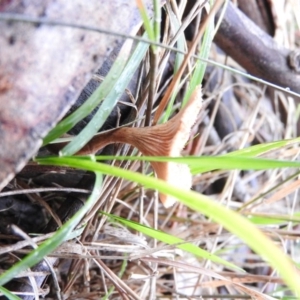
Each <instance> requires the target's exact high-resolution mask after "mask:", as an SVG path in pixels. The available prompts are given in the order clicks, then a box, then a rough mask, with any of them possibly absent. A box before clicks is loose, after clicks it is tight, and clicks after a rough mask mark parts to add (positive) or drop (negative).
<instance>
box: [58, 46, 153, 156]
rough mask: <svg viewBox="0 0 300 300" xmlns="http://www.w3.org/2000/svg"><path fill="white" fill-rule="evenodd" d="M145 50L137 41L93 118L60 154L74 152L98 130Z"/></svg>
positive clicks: (146, 48) (64, 154) (65, 154)
mask: <svg viewBox="0 0 300 300" xmlns="http://www.w3.org/2000/svg"><path fill="white" fill-rule="evenodd" d="M147 50H148V45H147V44H144V43H139V44H138V45H137V47H136V48H135V50H134V52H133V54H132V55H131V57H130V59H129V61H128V63H127V64H126V66H125V68H124V70H123V71H122V74H121V75H120V76H119V78H118V80H117V82H116V84H115V85H114V87H113V88H112V89H111V91H110V92H109V94H108V95H107V97H106V98H105V100H104V101H103V103H102V104H101V106H100V107H99V109H98V111H97V113H96V114H95V115H94V117H93V119H92V120H91V121H90V122H89V124H88V125H87V126H86V127H85V128H84V129H83V130H82V131H81V132H80V133H79V135H78V136H77V137H76V138H74V139H73V140H72V141H71V142H70V143H69V144H68V145H67V146H65V147H64V148H63V149H62V150H61V151H60V155H62V156H67V155H72V154H74V153H76V152H77V151H78V150H80V149H81V148H82V147H83V146H84V145H85V144H86V143H87V142H88V141H89V140H90V139H91V138H92V137H93V136H94V135H95V134H96V133H97V132H98V130H99V129H100V128H101V126H102V125H103V124H104V122H105V120H106V119H107V117H108V116H109V115H110V113H111V112H112V110H113V108H114V107H115V106H116V104H117V102H118V100H119V98H120V97H121V95H122V94H123V92H124V90H125V88H126V87H127V85H128V83H129V81H130V80H131V78H132V76H133V74H134V72H135V71H136V69H137V68H138V66H139V64H140V62H141V61H142V59H143V58H144V56H145V54H146V51H147Z"/></svg>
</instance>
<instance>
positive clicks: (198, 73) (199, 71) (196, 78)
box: [182, 18, 215, 106]
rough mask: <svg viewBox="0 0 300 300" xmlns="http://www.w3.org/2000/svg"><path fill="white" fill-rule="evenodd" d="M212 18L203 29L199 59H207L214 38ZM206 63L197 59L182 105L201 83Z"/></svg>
mask: <svg viewBox="0 0 300 300" xmlns="http://www.w3.org/2000/svg"><path fill="white" fill-rule="evenodd" d="M214 28H215V26H214V18H211V19H210V22H209V23H208V26H207V27H206V29H205V32H204V35H203V40H202V44H201V47H200V50H199V57H200V58H201V59H208V57H209V53H210V49H211V44H212V40H213V38H214ZM206 66H207V63H206V62H205V61H203V60H198V61H197V62H196V66H195V70H194V72H193V75H192V78H191V82H190V84H189V87H188V90H187V92H186V94H185V96H184V98H183V101H182V104H183V106H184V105H185V104H186V103H187V101H188V100H189V99H190V97H191V95H192V93H193V91H194V90H195V88H196V87H197V86H198V85H199V84H201V83H202V80H203V77H204V73H205V69H206Z"/></svg>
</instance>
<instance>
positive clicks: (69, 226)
mask: <svg viewBox="0 0 300 300" xmlns="http://www.w3.org/2000/svg"><path fill="white" fill-rule="evenodd" d="M95 173H96V180H95V186H94V189H93V192H92V194H91V196H90V197H89V198H88V200H87V201H86V203H85V205H84V206H83V207H82V208H81V209H80V210H79V211H78V212H77V213H76V214H75V215H74V216H73V217H72V218H71V219H70V220H69V221H67V222H66V223H65V224H64V225H63V226H62V227H61V228H60V229H58V230H57V232H56V233H55V234H54V235H53V236H52V237H51V238H49V239H48V240H46V241H45V242H43V243H42V244H41V245H40V246H39V247H38V248H37V249H35V250H33V251H31V252H30V253H29V254H28V255H27V256H26V257H25V258H23V259H22V260H21V261H19V262H18V263H16V264H15V265H14V266H12V267H11V268H10V269H9V270H7V271H5V272H4V273H2V274H1V275H0V286H2V285H4V284H5V283H7V282H8V281H10V280H11V279H13V278H14V277H15V276H16V275H18V274H19V273H20V272H22V271H24V270H26V269H27V268H30V267H32V266H34V265H35V264H37V263H38V262H39V261H41V260H42V259H43V258H44V257H46V256H47V255H48V254H49V253H51V252H52V251H53V250H55V249H56V248H57V247H58V246H59V245H61V244H62V243H63V242H64V241H65V240H67V239H68V236H69V235H70V234H72V231H73V230H74V228H75V227H76V226H77V225H78V224H79V222H80V221H81V219H82V218H83V217H84V215H85V214H86V213H87V212H88V211H89V210H90V209H91V208H92V207H93V206H94V204H95V202H96V201H97V200H98V199H99V197H100V191H101V187H102V175H101V173H99V172H95Z"/></svg>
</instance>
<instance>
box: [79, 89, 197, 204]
mask: <svg viewBox="0 0 300 300" xmlns="http://www.w3.org/2000/svg"><path fill="white" fill-rule="evenodd" d="M201 106H202V92H201V87H200V86H198V87H197V88H196V89H195V91H194V92H193V93H192V95H191V98H190V100H189V102H188V103H187V104H186V106H185V107H184V108H183V109H181V110H180V112H179V113H178V114H177V115H176V116H174V117H173V118H172V119H170V120H169V121H168V122H166V123H164V124H159V125H155V126H152V127H139V128H137V127H120V128H116V129H114V130H111V131H107V132H104V133H102V134H100V135H97V136H95V137H94V138H93V139H92V140H91V141H90V142H89V143H88V144H87V145H86V146H85V147H83V148H82V149H81V150H80V151H79V152H78V153H77V154H94V153H96V152H97V151H98V150H100V149H101V148H103V147H104V146H106V145H108V144H112V143H124V144H130V145H132V146H134V147H136V148H137V149H138V150H139V151H140V152H141V153H142V154H143V155H145V156H170V157H179V156H181V150H182V149H183V148H184V146H185V143H186V142H187V141H188V139H189V136H190V131H191V128H192V126H193V125H194V123H195V122H196V119H197V116H198V113H199V110H200V108H201ZM150 163H151V166H152V168H153V169H154V171H155V173H156V176H157V177H158V178H159V179H162V180H164V181H166V182H168V183H170V184H172V185H174V186H176V187H180V188H184V189H190V188H191V185H192V175H191V172H190V169H189V167H188V166H187V165H185V164H178V163H175V162H150ZM159 196H160V200H161V202H162V203H163V205H164V206H165V207H170V206H172V205H173V204H174V203H175V202H176V198H174V197H172V196H169V195H165V194H160V195H159Z"/></svg>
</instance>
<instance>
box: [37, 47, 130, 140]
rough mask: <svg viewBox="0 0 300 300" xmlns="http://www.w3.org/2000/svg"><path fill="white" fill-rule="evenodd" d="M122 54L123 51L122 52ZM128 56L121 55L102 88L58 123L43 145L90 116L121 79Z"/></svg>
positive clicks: (101, 85)
mask: <svg viewBox="0 0 300 300" xmlns="http://www.w3.org/2000/svg"><path fill="white" fill-rule="evenodd" d="M121 53H122V50H121ZM127 58H128V57H127V55H124V54H123V53H122V55H119V56H118V57H117V59H116V60H115V62H114V64H113V65H112V67H111V69H110V70H109V72H108V74H107V75H106V76H105V78H104V80H103V81H102V83H101V84H100V86H99V87H98V88H97V89H96V90H95V91H94V92H93V94H92V95H91V96H90V97H89V98H88V99H87V100H86V101H85V102H84V103H83V104H82V105H81V106H80V108H78V109H77V110H76V111H74V112H73V113H71V114H70V115H69V116H67V117H66V118H65V119H63V120H62V121H61V122H60V123H58V124H57V125H56V126H55V128H54V129H52V130H51V131H50V132H49V133H48V135H47V136H46V137H45V138H44V142H43V144H44V145H46V144H48V143H50V142H51V141H53V140H54V139H57V138H58V137H60V136H61V135H62V134H64V133H66V132H68V131H69V130H70V129H71V128H73V127H74V126H75V125H76V124H77V123H78V122H79V121H81V120H82V119H83V118H85V117H86V116H88V115H89V114H90V113H91V112H92V111H93V110H94V109H95V108H96V107H97V105H99V104H100V102H101V101H102V100H103V99H104V98H105V97H106V96H107V95H108V94H109V92H110V91H111V89H112V88H113V86H114V85H115V83H116V81H117V79H118V78H119V76H120V74H121V72H122V70H123V69H124V66H125V64H126V62H127Z"/></svg>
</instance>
